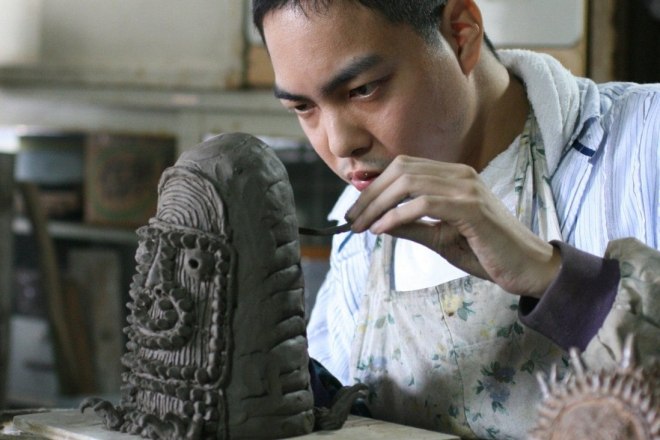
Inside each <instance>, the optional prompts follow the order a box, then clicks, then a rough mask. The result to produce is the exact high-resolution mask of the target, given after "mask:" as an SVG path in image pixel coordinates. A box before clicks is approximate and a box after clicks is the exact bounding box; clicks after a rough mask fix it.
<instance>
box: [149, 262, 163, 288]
mask: <svg viewBox="0 0 660 440" xmlns="http://www.w3.org/2000/svg"><path fill="white" fill-rule="evenodd" d="M162 281H163V277H162V276H161V269H160V264H159V262H158V260H156V259H154V261H153V263H152V264H151V267H150V268H149V272H148V273H147V279H146V281H145V287H146V288H148V289H153V288H154V287H156V286H158V285H159V284H160V283H161V282H162Z"/></svg>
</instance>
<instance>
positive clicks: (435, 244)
mask: <svg viewBox="0 0 660 440" xmlns="http://www.w3.org/2000/svg"><path fill="white" fill-rule="evenodd" d="M403 200H406V201H407V202H406V203H403V204H402V203H401V202H402V201H403ZM346 217H347V219H349V220H353V227H352V229H353V230H354V231H356V232H362V231H364V230H366V229H370V230H371V232H373V233H376V234H380V233H388V234H391V235H394V236H397V237H401V238H406V239H409V240H413V241H416V242H417V243H420V244H422V245H424V246H427V247H428V248H430V249H432V250H434V251H436V252H438V253H439V254H440V255H442V256H443V257H444V258H445V259H446V260H447V261H449V262H450V263H452V264H453V265H455V266H456V267H458V268H460V269H462V270H464V271H466V272H468V273H470V274H472V275H475V276H478V277H480V278H485V279H489V280H491V281H493V282H495V283H497V284H499V285H500V286H501V287H502V288H503V289H504V290H506V291H507V292H511V293H515V294H518V295H525V296H532V297H537V298H540V297H541V295H542V294H543V292H544V291H545V290H546V289H547V287H548V286H549V285H550V283H551V282H552V280H553V279H554V278H555V276H556V275H557V273H558V271H559V267H560V264H561V261H560V256H559V252H558V250H557V249H555V248H554V247H553V246H552V245H551V244H549V243H547V242H545V241H544V240H542V239H541V238H539V237H537V236H536V235H534V233H532V232H531V231H530V230H529V229H528V228H527V227H526V226H525V225H523V224H522V223H520V222H519V221H518V220H517V219H516V218H515V217H514V216H513V215H511V213H510V212H509V211H508V210H507V209H506V207H505V206H504V205H503V204H502V203H501V202H500V201H499V200H498V199H497V197H495V195H494V194H493V193H492V192H491V191H490V190H489V189H488V188H487V187H486V185H485V184H484V183H483V182H482V180H481V179H480V178H479V175H478V174H477V172H476V171H475V170H474V169H472V168H471V167H469V166H466V165H461V164H452V163H444V162H436V161H432V160H428V159H420V158H415V157H409V156H399V157H397V158H396V159H395V160H394V161H393V162H392V163H391V164H390V165H389V166H388V167H387V169H386V170H385V171H384V172H383V174H381V175H380V176H378V178H377V179H376V180H374V181H373V183H372V184H371V185H370V186H369V187H368V188H366V189H365V190H364V191H363V192H362V194H361V195H360V197H359V198H358V200H357V202H356V203H355V205H354V206H353V207H352V208H351V209H350V210H349V211H348V213H347V214H346ZM424 217H431V218H433V219H438V220H439V221H438V222H425V221H423V220H420V219H423V218H424Z"/></svg>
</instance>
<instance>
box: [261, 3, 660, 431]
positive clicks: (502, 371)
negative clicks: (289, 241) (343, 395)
mask: <svg viewBox="0 0 660 440" xmlns="http://www.w3.org/2000/svg"><path fill="white" fill-rule="evenodd" d="M253 13H254V21H255V24H256V25H257V27H258V28H259V30H260V31H261V34H262V37H263V39H264V41H265V43H266V46H267V48H268V51H269V54H270V57H271V61H272V64H273V68H274V72H275V96H276V97H277V98H279V99H280V101H281V102H282V104H283V105H284V106H285V107H286V108H288V109H290V110H291V111H292V112H294V113H296V115H297V116H298V119H299V121H300V124H301V126H302V128H303V130H304V132H305V134H306V135H307V136H308V138H309V140H310V142H311V143H312V146H313V147H314V149H315V150H316V152H317V153H318V154H319V156H320V157H321V158H322V159H323V160H324V162H325V163H326V164H327V165H328V166H329V167H330V168H331V169H332V170H333V171H334V172H335V173H336V174H337V175H338V176H339V177H340V178H342V179H344V180H345V181H346V182H348V183H350V184H351V187H349V188H348V189H347V190H346V191H345V192H344V194H343V195H342V196H341V197H340V200H339V201H338V203H337V205H336V207H335V209H334V210H333V212H332V213H331V215H330V218H331V219H333V220H338V221H341V220H342V219H343V217H345V218H346V219H348V220H350V221H352V222H353V224H352V231H351V232H349V233H347V234H342V235H339V236H336V237H335V239H334V242H333V252H332V257H331V270H330V273H329V274H328V277H327V279H326V281H325V283H324V286H323V287H322V289H321V291H320V292H319V295H318V299H317V302H316V306H315V309H314V311H313V313H312V317H311V320H310V324H309V327H308V338H309V351H310V355H311V356H312V357H314V358H316V359H317V360H318V361H320V362H321V363H322V364H323V365H324V366H325V367H326V368H327V369H328V370H329V371H330V372H331V373H333V374H334V375H335V376H336V377H337V378H339V379H340V381H341V382H342V383H344V384H350V383H353V382H364V383H366V384H367V385H368V386H369V390H370V391H369V396H368V398H367V403H368V406H369V409H370V410H371V412H372V414H373V415H374V416H375V417H377V418H384V419H388V420H392V421H395V422H398V423H404V424H411V425H416V426H420V427H425V428H429V429H436V430H440V431H449V432H454V433H457V434H459V435H461V436H464V437H482V438H524V437H525V436H526V432H527V431H528V429H529V428H530V426H531V424H532V423H533V422H534V420H535V418H536V406H535V405H536V403H537V401H538V399H539V396H540V393H539V391H538V386H537V384H536V379H535V374H536V373H537V372H544V373H547V372H548V371H549V369H550V367H551V365H553V364H559V366H560V367H563V366H565V354H566V350H568V349H569V348H570V347H578V348H579V349H581V350H584V356H585V358H586V359H587V361H588V362H589V363H590V364H591V365H595V366H598V367H602V366H607V365H610V364H613V363H614V362H616V360H617V356H618V355H619V353H620V346H619V345H618V344H620V342H621V341H622V337H623V336H624V335H625V334H626V333H628V332H634V333H635V335H636V342H637V350H638V352H639V353H640V354H641V355H642V358H643V359H642V360H644V361H645V360H647V359H649V358H650V357H653V356H657V355H658V354H660V353H659V351H660V349H659V347H658V344H657V340H658V339H657V338H658V321H657V316H660V315H659V312H660V310H659V306H658V298H657V292H658V287H657V286H658V284H659V280H658V277H659V276H658V275H657V273H658V271H655V274H654V270H653V269H652V268H654V267H655V268H658V267H660V266H659V265H660V257H659V256H658V253H657V252H656V250H655V249H657V248H658V246H659V244H660V241H659V240H660V226H659V224H658V221H659V217H658V215H659V210H658V207H659V201H660V180H659V174H658V168H659V164H660V159H659V156H658V139H660V88H658V87H657V86H639V85H632V84H610V85H605V86H602V87H598V86H597V85H596V84H594V83H593V82H591V81H589V80H586V79H580V78H576V77H574V76H572V75H571V74H570V73H569V72H568V71H566V70H565V69H563V68H562V67H561V66H560V65H559V64H558V63H557V62H556V61H554V60H553V59H551V58H550V57H547V56H541V55H538V54H533V53H531V52H527V51H500V52H498V53H496V52H495V51H494V50H492V48H490V47H489V45H488V42H487V39H485V34H484V29H483V21H482V18H481V13H480V11H479V9H478V7H477V5H476V3H475V2H474V1H473V0H447V1H439V0H435V1H417V2H410V1H405V0H401V1H396V0H391V1H381V2H376V1H368V0H328V1H313V0H299V1H295V0H279V1H272V0H271V1H268V0H254V9H253ZM619 239H625V240H619ZM603 256H604V257H603ZM654 292H655V295H653V293H654ZM563 373H564V371H560V374H563Z"/></svg>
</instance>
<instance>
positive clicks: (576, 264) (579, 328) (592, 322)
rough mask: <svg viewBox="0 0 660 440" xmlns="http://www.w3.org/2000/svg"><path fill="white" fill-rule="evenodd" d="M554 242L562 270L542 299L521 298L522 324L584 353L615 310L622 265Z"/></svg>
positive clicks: (561, 344) (566, 347) (567, 347)
mask: <svg viewBox="0 0 660 440" xmlns="http://www.w3.org/2000/svg"><path fill="white" fill-rule="evenodd" d="M550 243H551V244H552V245H553V246H555V247H556V248H557V249H559V252H560V254H561V261H562V265H561V269H560V270H559V274H558V275H557V278H555V280H554V281H553V282H552V284H550V286H549V287H548V289H547V290H546V291H545V293H544V294H543V296H542V297H541V299H537V298H531V297H526V296H523V297H522V298H521V299H520V303H519V306H520V307H519V317H520V321H521V322H522V323H523V324H525V325H526V326H528V327H530V328H532V329H533V330H536V331H537V332H539V333H541V334H543V335H545V336H546V337H548V338H550V339H551V340H552V341H554V342H555V343H556V344H557V345H559V346H560V347H562V348H563V349H564V350H568V349H569V348H571V347H577V348H578V349H580V350H584V349H585V348H586V347H587V345H588V344H589V341H591V339H592V338H593V337H594V336H595V335H596V333H597V332H598V329H600V327H601V326H602V325H603V322H604V321H605V317H606V316H607V314H608V313H609V312H610V310H611V309H612V304H613V303H614V298H615V297H616V293H617V287H618V284H619V279H620V272H619V263H618V261H617V260H610V259H603V258H600V257H596V256H594V255H591V254H588V253H586V252H583V251H581V250H578V249H576V248H574V247H572V246H570V245H568V244H566V243H562V242H559V241H551V242H550Z"/></svg>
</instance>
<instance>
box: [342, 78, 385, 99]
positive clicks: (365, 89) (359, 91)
mask: <svg viewBox="0 0 660 440" xmlns="http://www.w3.org/2000/svg"><path fill="white" fill-rule="evenodd" d="M377 88H378V82H376V81H374V82H370V83H367V84H365V85H363V86H360V87H356V88H354V89H352V90H351V91H350V92H349V95H350V96H351V98H355V97H358V98H363V97H366V96H371V95H372V94H373V93H374V92H375V91H376V89H377Z"/></svg>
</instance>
